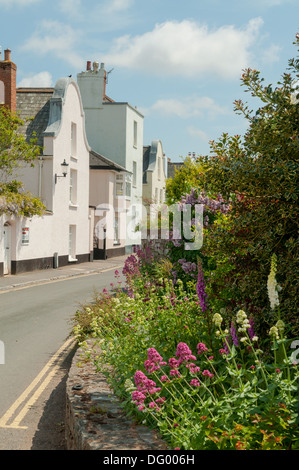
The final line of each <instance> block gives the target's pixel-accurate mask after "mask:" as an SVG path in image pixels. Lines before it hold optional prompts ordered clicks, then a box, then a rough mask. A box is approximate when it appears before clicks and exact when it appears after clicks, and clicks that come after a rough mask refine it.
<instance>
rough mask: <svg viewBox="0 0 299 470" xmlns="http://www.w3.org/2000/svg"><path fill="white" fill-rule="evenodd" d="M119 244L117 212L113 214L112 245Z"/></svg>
mask: <svg viewBox="0 0 299 470" xmlns="http://www.w3.org/2000/svg"><path fill="white" fill-rule="evenodd" d="M118 244H119V221H118V214H115V217H114V245H118Z"/></svg>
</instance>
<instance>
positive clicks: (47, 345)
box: [0, 269, 115, 450]
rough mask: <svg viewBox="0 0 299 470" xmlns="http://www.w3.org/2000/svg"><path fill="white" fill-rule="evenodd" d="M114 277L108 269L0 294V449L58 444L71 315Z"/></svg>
mask: <svg viewBox="0 0 299 470" xmlns="http://www.w3.org/2000/svg"><path fill="white" fill-rule="evenodd" d="M114 281H115V279H114V269H111V270H110V271H106V272H103V273H99V274H92V275H86V276H80V277H77V278H69V279H65V280H59V281H52V282H49V283H46V284H42V285H35V286H32V287H27V288H20V289H16V290H14V291H10V292H5V293H1V294H0V340H1V342H2V344H3V345H4V352H5V360H4V361H2V362H4V364H1V361H0V385H1V392H0V450H29V449H37V450H59V449H63V448H64V405H65V383H66V379H67V373H68V369H69V365H70V362H71V359H72V355H73V352H74V344H73V343H72V342H71V341H70V340H69V333H70V331H71V328H72V323H71V318H72V316H73V315H74V313H75V311H76V309H77V308H78V307H79V306H80V304H82V303H85V302H87V301H89V300H91V299H92V295H93V293H94V291H95V290H100V291H101V290H102V289H103V288H104V287H105V288H107V289H109V287H110V282H114ZM0 359H1V358H0Z"/></svg>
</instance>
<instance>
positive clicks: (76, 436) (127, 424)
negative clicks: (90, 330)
mask: <svg viewBox="0 0 299 470" xmlns="http://www.w3.org/2000/svg"><path fill="white" fill-rule="evenodd" d="M88 349H93V354H98V353H99V348H98V347H97V346H96V344H95V342H94V341H93V340H89V341H88ZM65 428H66V429H65V432H66V436H65V437H66V448H67V450H166V449H167V446H166V444H165V442H163V440H162V439H161V438H160V437H159V436H158V434H157V433H156V432H155V431H153V430H151V429H149V428H147V427H146V426H143V425H140V424H138V423H136V422H135V421H134V419H132V418H129V417H127V416H126V414H125V413H124V411H123V409H122V408H121V406H120V402H119V400H118V399H117V397H115V395H114V394H113V392H112V390H111V389H110V387H109V385H108V383H107V381H106V378H105V377H104V375H103V374H101V373H100V372H96V369H95V366H94V365H93V363H92V361H86V359H85V353H84V350H83V349H81V348H79V349H77V351H76V353H75V355H74V358H73V361H72V365H71V368H70V371H69V376H68V380H67V387H66V421H65Z"/></svg>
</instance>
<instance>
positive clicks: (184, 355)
mask: <svg viewBox="0 0 299 470" xmlns="http://www.w3.org/2000/svg"><path fill="white" fill-rule="evenodd" d="M175 355H176V357H178V358H179V359H178V361H179V364H181V363H182V362H184V361H189V360H190V359H191V360H193V361H195V360H196V357H195V356H193V355H192V351H191V349H190V348H189V347H188V346H187V344H186V343H179V344H178V345H177V350H176V354H175Z"/></svg>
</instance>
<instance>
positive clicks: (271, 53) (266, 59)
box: [261, 44, 282, 64]
mask: <svg viewBox="0 0 299 470" xmlns="http://www.w3.org/2000/svg"><path fill="white" fill-rule="evenodd" d="M281 49H282V48H281V47H280V46H277V45H276V44H272V45H271V46H270V47H269V48H268V49H265V50H264V51H263V52H262V56H261V59H262V63H267V64H272V63H274V62H278V61H279V59H280V57H279V53H280V52H281Z"/></svg>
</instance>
